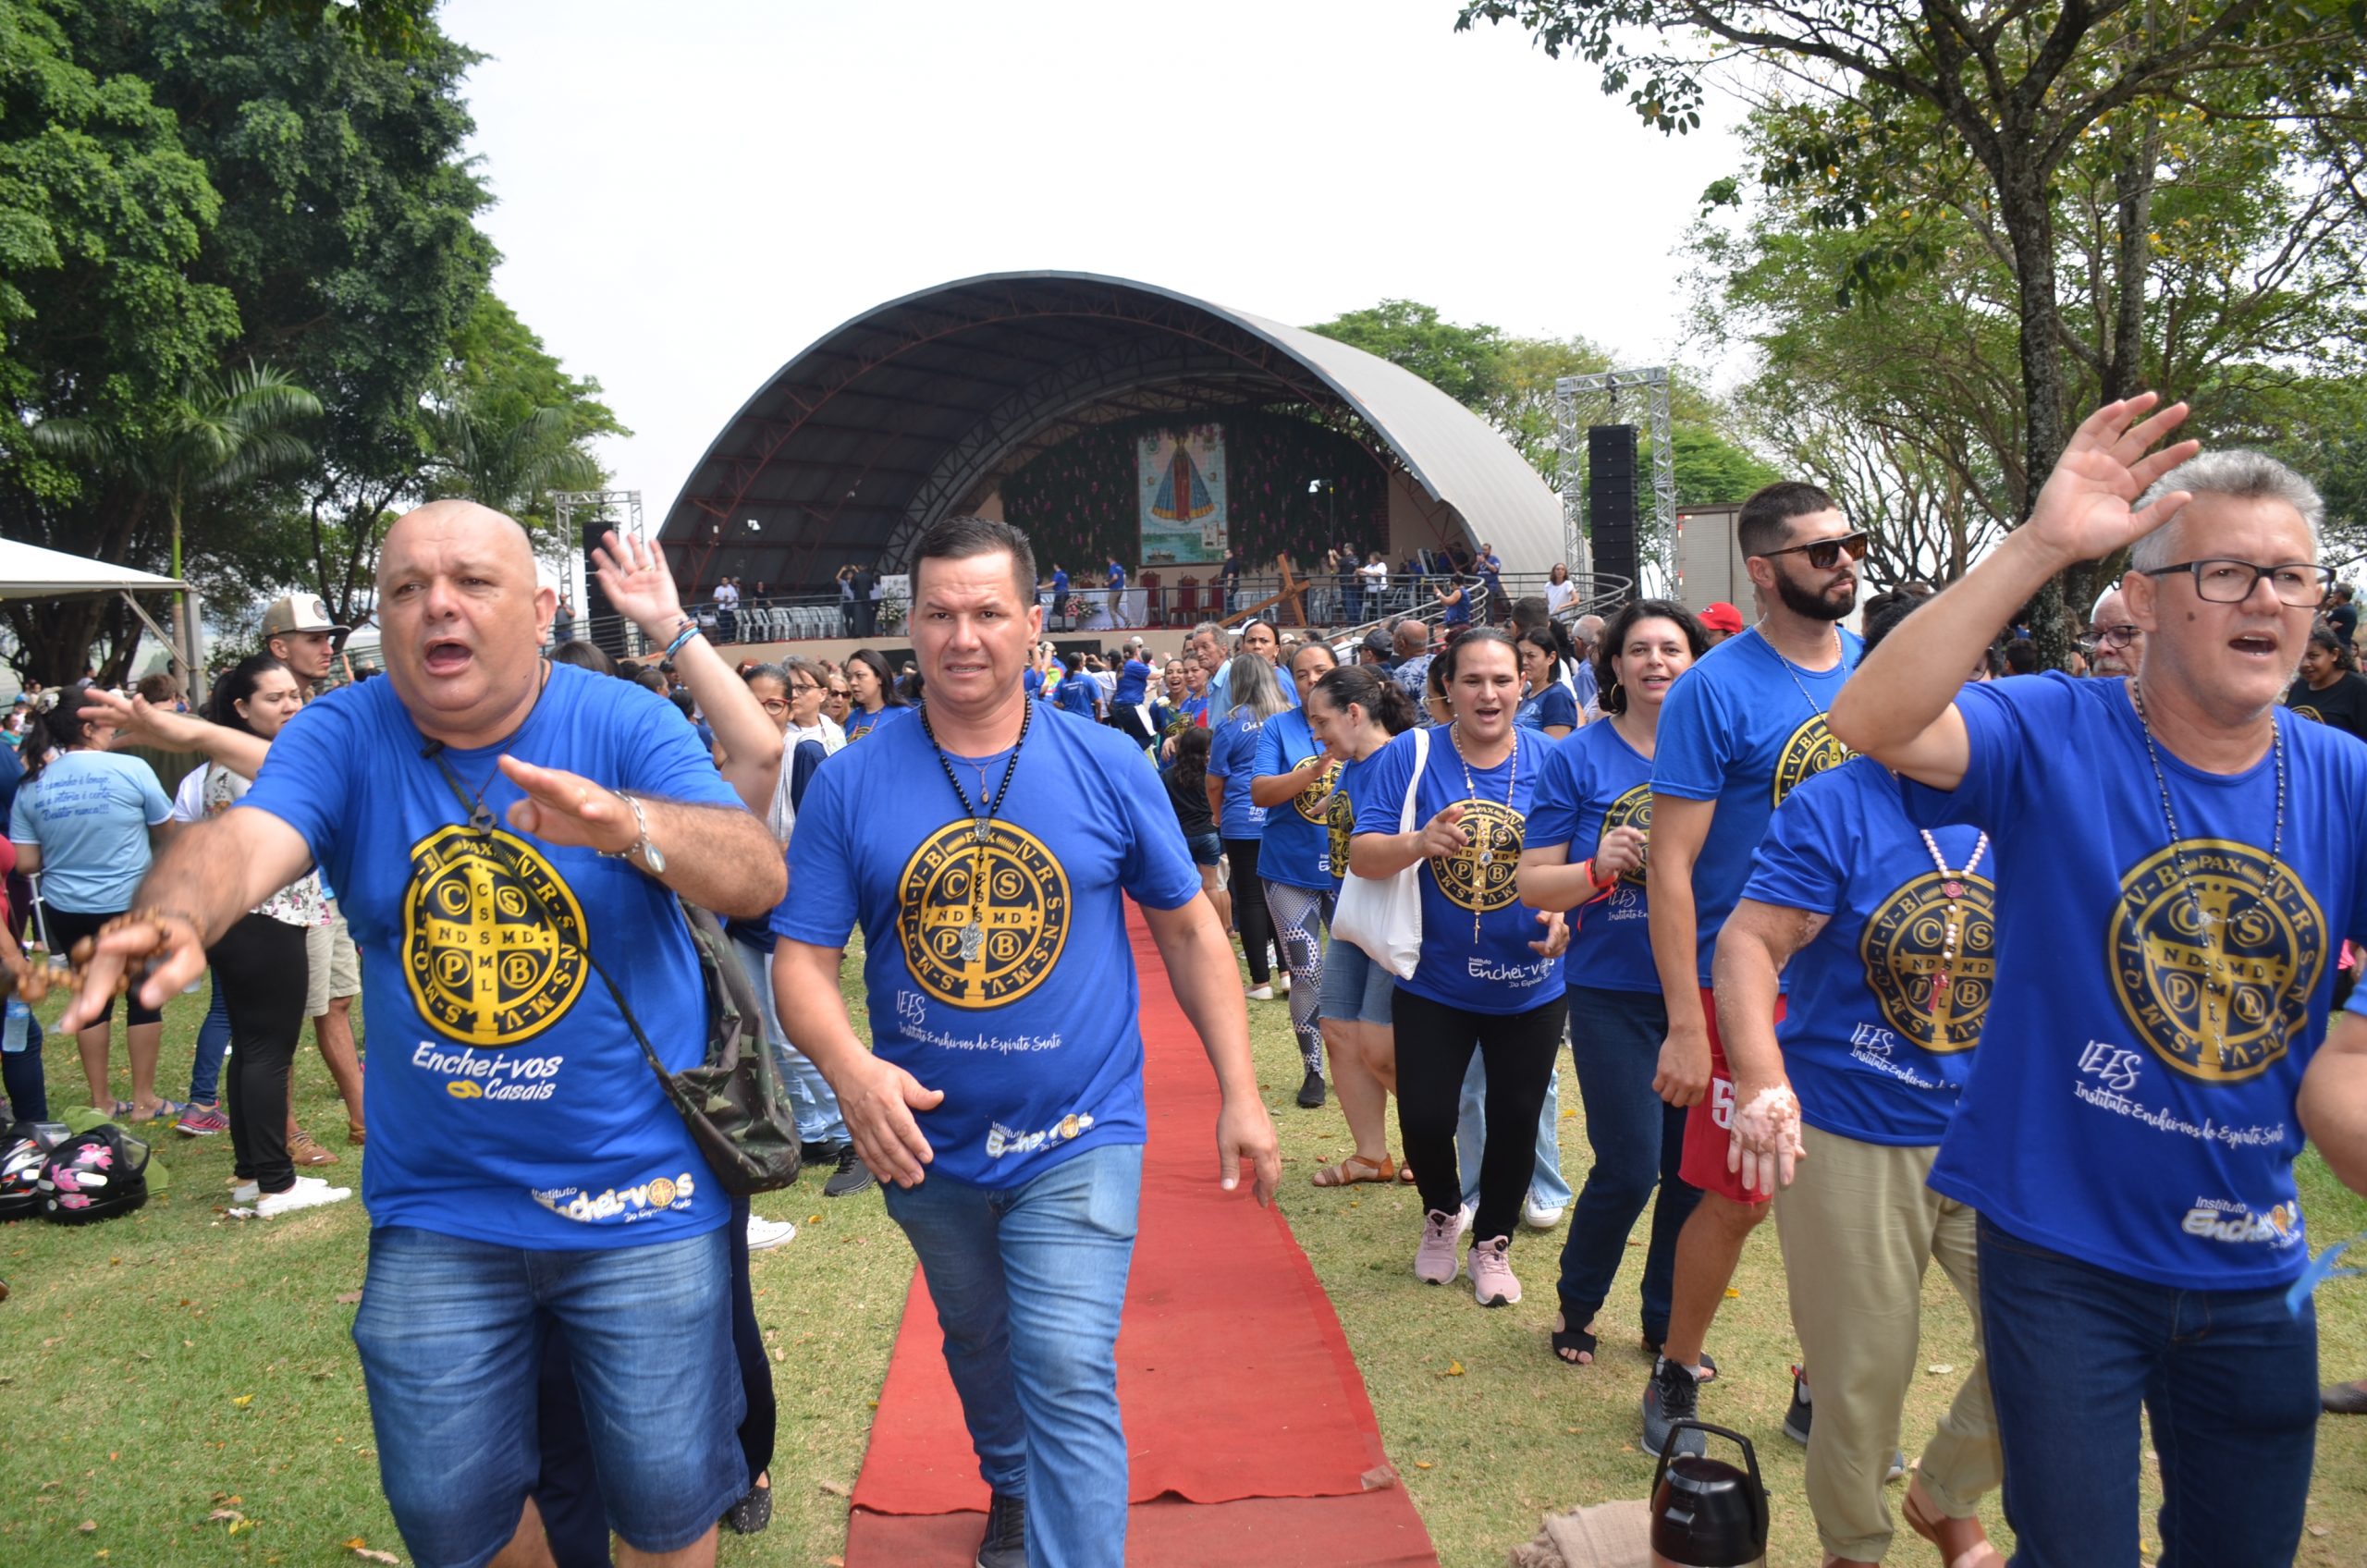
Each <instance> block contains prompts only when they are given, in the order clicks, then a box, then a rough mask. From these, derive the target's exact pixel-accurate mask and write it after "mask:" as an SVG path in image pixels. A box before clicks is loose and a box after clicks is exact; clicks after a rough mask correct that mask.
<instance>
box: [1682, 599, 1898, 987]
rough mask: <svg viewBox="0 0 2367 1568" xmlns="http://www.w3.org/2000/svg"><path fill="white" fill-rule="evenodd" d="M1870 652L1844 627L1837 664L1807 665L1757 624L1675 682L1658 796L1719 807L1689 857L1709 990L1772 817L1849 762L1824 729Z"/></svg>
mask: <svg viewBox="0 0 2367 1568" xmlns="http://www.w3.org/2000/svg"><path fill="white" fill-rule="evenodd" d="M1864 650H1865V643H1863V642H1862V641H1861V640H1859V638H1858V635H1857V633H1855V632H1853V631H1847V630H1846V629H1845V630H1843V631H1842V633H1841V662H1840V663H1838V664H1836V665H1834V667H1833V668H1831V669H1827V670H1808V669H1803V668H1800V667H1799V666H1797V665H1792V664H1788V663H1787V661H1786V660H1785V659H1784V657H1783V655H1780V654H1778V653H1777V652H1776V651H1775V650H1774V649H1773V648H1772V646H1770V645H1769V643H1768V642H1767V640H1766V639H1765V638H1763V637H1761V636H1760V634H1759V631H1758V629H1757V628H1755V627H1754V628H1752V629H1751V630H1750V631H1745V632H1744V633H1742V635H1740V636H1738V637H1729V638H1727V639H1726V640H1725V641H1724V642H1723V643H1719V644H1718V645H1717V646H1716V647H1714V648H1712V649H1711V650H1710V651H1709V652H1708V653H1706V654H1704V655H1701V658H1700V661H1699V663H1697V664H1696V665H1694V667H1693V668H1690V669H1688V670H1686V672H1685V673H1684V674H1683V675H1681V676H1679V677H1678V678H1677V680H1676V684H1675V685H1674V686H1672V687H1670V688H1669V693H1668V701H1667V703H1666V704H1665V705H1663V706H1662V709H1661V724H1660V738H1659V740H1658V741H1655V742H1654V746H1653V753H1652V793H1654V794H1656V795H1674V796H1675V797H1677V798H1678V799H1680V800H1686V801H1715V802H1717V803H1718V809H1717V812H1716V814H1715V815H1713V816H1712V817H1711V822H1710V832H1709V836H1708V837H1707V838H1706V839H1703V840H1702V844H1701V852H1700V855H1699V857H1698V858H1697V859H1696V860H1695V861H1694V863H1693V920H1694V928H1695V931H1696V933H1697V934H1698V936H1699V962H1700V969H1701V984H1702V985H1703V986H1708V985H1709V984H1710V955H1711V951H1712V950H1713V949H1715V948H1716V947H1717V944H1718V927H1719V926H1721V925H1724V924H1725V919H1726V916H1727V915H1728V914H1730V913H1733V911H1734V907H1735V900H1736V899H1738V898H1740V897H1741V896H1742V885H1743V882H1744V880H1745V879H1746V878H1748V876H1750V857H1751V853H1752V851H1755V850H1757V849H1758V848H1759V840H1760V837H1761V836H1762V835H1763V834H1764V833H1765V832H1766V831H1767V819H1768V817H1769V816H1770V815H1772V814H1773V812H1774V810H1775V808H1776V806H1777V805H1779V804H1781V803H1782V802H1783V799H1784V796H1785V795H1788V794H1790V793H1791V792H1792V790H1793V789H1794V788H1795V787H1796V786H1797V784H1798V783H1799V782H1800V780H1801V779H1803V778H1808V777H1809V775H1810V774H1813V773H1821V772H1823V771H1824V770H1825V769H1826V768H1828V767H1832V766H1835V765H1836V764H1838V763H1841V762H1843V761H1846V759H1847V758H1848V755H1849V750H1848V748H1847V747H1846V746H1844V745H1843V744H1842V743H1841V742H1840V741H1836V740H1834V738H1833V731H1832V730H1830V729H1826V728H1825V722H1824V713H1825V710H1826V709H1827V708H1829V707H1831V706H1832V705H1833V698H1834V693H1835V692H1839V691H1840V690H1841V683H1842V682H1843V681H1844V680H1847V679H1848V677H1849V672H1850V671H1851V670H1852V669H1854V668H1857V665H1858V655H1860V654H1861V653H1863V652H1864Z"/></svg>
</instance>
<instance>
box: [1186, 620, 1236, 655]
mask: <svg viewBox="0 0 2367 1568" xmlns="http://www.w3.org/2000/svg"><path fill="white" fill-rule="evenodd" d="M1203 631H1205V632H1207V633H1208V635H1209V636H1211V637H1213V638H1215V639H1216V640H1217V646H1219V647H1220V648H1226V649H1230V648H1231V647H1232V646H1233V633H1232V632H1230V631H1226V630H1225V629H1224V628H1223V626H1222V625H1220V624H1219V623H1218V622H1216V621H1213V620H1204V621H1202V622H1200V624H1199V625H1197V626H1196V627H1194V628H1192V630H1191V631H1188V632H1186V633H1185V634H1184V641H1185V642H1186V643H1196V642H1198V641H1199V640H1200V633H1201V632H1203Z"/></svg>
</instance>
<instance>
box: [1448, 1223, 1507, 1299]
mask: <svg viewBox="0 0 2367 1568" xmlns="http://www.w3.org/2000/svg"><path fill="white" fill-rule="evenodd" d="M1450 1244H1452V1243H1450ZM1512 1247H1513V1239H1512V1238H1511V1237H1510V1236H1498V1237H1497V1238H1496V1239H1495V1240H1494V1241H1492V1242H1475V1243H1472V1247H1471V1258H1470V1268H1471V1294H1472V1296H1473V1298H1474V1299H1475V1300H1477V1301H1478V1303H1479V1305H1481V1306H1510V1305H1512V1304H1513V1303H1515V1302H1516V1301H1518V1300H1520V1281H1519V1280H1515V1279H1514V1278H1513V1266H1512V1263H1511V1260H1510V1257H1509V1255H1510V1253H1511V1252H1512ZM1448 1278H1449V1279H1453V1275H1449V1276H1448Z"/></svg>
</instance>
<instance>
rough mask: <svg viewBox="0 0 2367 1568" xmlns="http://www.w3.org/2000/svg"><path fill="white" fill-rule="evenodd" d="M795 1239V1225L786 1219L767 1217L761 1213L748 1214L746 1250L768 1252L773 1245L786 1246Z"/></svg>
mask: <svg viewBox="0 0 2367 1568" xmlns="http://www.w3.org/2000/svg"><path fill="white" fill-rule="evenodd" d="M796 1239H797V1227H796V1226H795V1225H793V1224H791V1222H790V1221H788V1220H786V1219H766V1218H765V1217H764V1216H763V1215H761V1214H752V1215H750V1216H748V1250H749V1251H750V1252H768V1251H770V1250H771V1249H772V1248H774V1247H780V1246H787V1245H788V1244H789V1243H791V1242H793V1241H795V1240H796Z"/></svg>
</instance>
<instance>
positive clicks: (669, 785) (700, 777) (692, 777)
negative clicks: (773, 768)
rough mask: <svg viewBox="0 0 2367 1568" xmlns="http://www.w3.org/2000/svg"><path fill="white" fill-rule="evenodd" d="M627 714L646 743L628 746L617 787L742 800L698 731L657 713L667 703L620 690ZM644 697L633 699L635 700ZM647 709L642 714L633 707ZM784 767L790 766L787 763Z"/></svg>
mask: <svg viewBox="0 0 2367 1568" xmlns="http://www.w3.org/2000/svg"><path fill="white" fill-rule="evenodd" d="M619 695H621V696H622V697H623V698H624V699H625V712H626V715H627V717H641V720H642V722H641V725H640V727H639V728H638V729H637V730H636V733H637V734H639V735H640V736H641V737H642V739H643V740H644V741H646V742H647V743H646V744H644V745H639V746H635V747H633V748H631V749H629V750H628V751H627V752H626V753H625V758H624V764H625V766H624V783H623V784H622V786H621V788H623V789H627V790H632V792H633V793H635V794H639V795H656V796H659V797H662V798H664V799H666V800H669V801H688V802H692V803H693V804H694V805H715V806H730V807H733V808H734V809H738V808H739V807H740V806H741V805H742V802H741V799H740V796H739V793H738V791H736V790H733V789H732V788H731V786H730V785H729V784H727V783H725V782H724V781H723V775H722V774H721V773H719V772H717V770H716V766H715V758H714V757H713V756H712V755H710V754H709V753H707V751H706V749H705V747H703V746H702V745H701V744H700V743H699V738H698V731H696V730H695V729H692V728H690V726H688V725H685V724H665V723H660V722H659V716H660V715H662V714H664V713H666V711H667V707H668V704H666V703H665V701H664V700H663V699H661V698H659V697H658V696H657V695H656V693H654V692H640V691H633V692H620V693H619ZM636 698H639V699H643V700H641V701H638V702H636V701H635V699H636ZM636 707H639V708H645V709H647V710H648V711H647V714H646V716H645V717H644V716H639V715H635V714H634V713H633V709H634V708H636ZM782 766H788V765H787V764H786V762H784V763H783V765H782Z"/></svg>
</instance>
